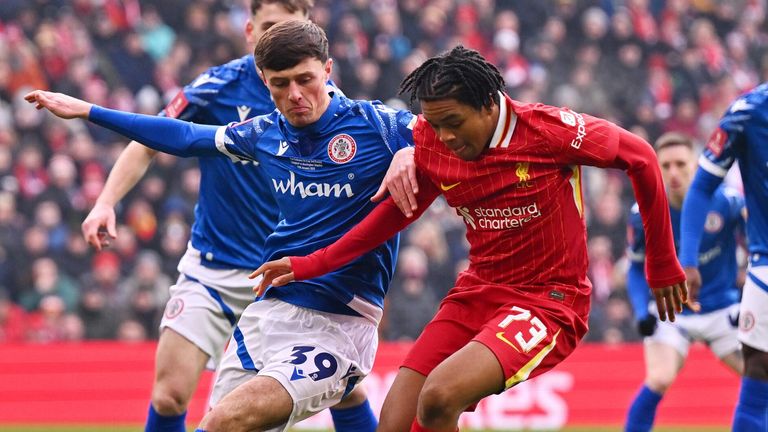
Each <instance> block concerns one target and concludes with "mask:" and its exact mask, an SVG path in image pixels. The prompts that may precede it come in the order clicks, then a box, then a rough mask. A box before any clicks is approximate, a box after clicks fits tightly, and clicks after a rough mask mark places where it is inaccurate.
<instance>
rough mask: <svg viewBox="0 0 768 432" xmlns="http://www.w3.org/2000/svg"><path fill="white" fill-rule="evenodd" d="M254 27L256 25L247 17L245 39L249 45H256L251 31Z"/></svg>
mask: <svg viewBox="0 0 768 432" xmlns="http://www.w3.org/2000/svg"><path fill="white" fill-rule="evenodd" d="M255 29H256V26H254V25H253V21H252V20H251V19H250V18H248V21H246V22H245V40H246V42H248V45H249V46H251V47H254V46H256V42H257V41H255V40H253V39H254V38H253V36H254V35H253V31H254V30H255Z"/></svg>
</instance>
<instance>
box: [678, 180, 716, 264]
mask: <svg viewBox="0 0 768 432" xmlns="http://www.w3.org/2000/svg"><path fill="white" fill-rule="evenodd" d="M722 182H723V178H722V177H718V176H715V175H712V174H710V173H709V172H707V171H706V170H704V169H702V168H699V169H698V170H697V171H696V176H695V177H694V178H693V182H692V183H691V187H690V188H688V193H687V194H686V195H685V201H683V211H682V214H681V216H680V264H681V265H683V267H698V265H699V248H700V246H701V234H702V232H703V231H704V223H705V222H706V220H707V212H706V211H703V210H702V209H709V208H711V207H712V195H714V193H715V190H716V189H717V187H718V186H719V185H720V183H722Z"/></svg>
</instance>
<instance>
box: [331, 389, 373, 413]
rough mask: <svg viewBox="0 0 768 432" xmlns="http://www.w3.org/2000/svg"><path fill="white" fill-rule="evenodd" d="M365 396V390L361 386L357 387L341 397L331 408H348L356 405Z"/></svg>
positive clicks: (361, 401) (363, 400) (364, 398)
mask: <svg viewBox="0 0 768 432" xmlns="http://www.w3.org/2000/svg"><path fill="white" fill-rule="evenodd" d="M367 398H368V396H367V395H366V394H365V390H363V389H362V388H361V387H357V388H355V389H354V390H352V393H350V394H349V395H347V397H345V398H344V399H342V400H341V402H339V403H337V404H336V405H335V406H334V407H333V409H348V408H352V407H356V406H358V405H360V404H362V403H363V402H365V400H366V399H367Z"/></svg>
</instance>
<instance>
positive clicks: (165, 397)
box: [152, 388, 189, 416]
mask: <svg viewBox="0 0 768 432" xmlns="http://www.w3.org/2000/svg"><path fill="white" fill-rule="evenodd" d="M188 404H189V400H188V399H187V398H186V397H184V396H183V395H182V394H181V392H176V391H174V390H172V389H167V388H162V389H156V390H154V391H153V392H152V406H153V407H155V411H157V413H158V414H160V415H164V416H176V415H179V414H182V413H184V411H186V410H187V405H188Z"/></svg>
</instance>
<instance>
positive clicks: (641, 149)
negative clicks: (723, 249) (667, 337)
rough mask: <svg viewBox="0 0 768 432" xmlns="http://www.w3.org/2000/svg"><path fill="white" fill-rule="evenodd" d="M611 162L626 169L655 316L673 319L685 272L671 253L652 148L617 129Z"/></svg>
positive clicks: (684, 293)
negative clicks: (639, 222) (639, 223)
mask: <svg viewBox="0 0 768 432" xmlns="http://www.w3.org/2000/svg"><path fill="white" fill-rule="evenodd" d="M611 166H613V167H615V168H620V169H623V170H626V171H627V174H628V175H629V178H630V180H631V182H632V188H633V189H634V191H635V197H636V198H637V204H638V206H639V208H640V216H641V217H642V219H643V229H644V231H645V245H646V259H645V272H646V277H647V279H648V285H649V286H650V287H651V288H653V294H654V296H655V297H656V306H657V307H658V309H659V318H661V320H666V318H667V316H669V319H670V320H671V321H674V320H675V312H677V313H680V312H682V310H683V303H686V302H688V288H687V286H686V284H685V274H684V273H683V270H682V268H681V267H680V263H678V261H677V257H676V256H675V243H674V237H673V233H672V223H671V220H670V215H669V204H668V203H667V195H666V193H665V191H664V183H663V182H662V179H661V171H660V170H659V165H658V163H657V162H656V154H655V153H654V151H653V148H651V146H650V145H649V144H648V143H647V142H645V141H644V140H643V139H641V138H640V137H638V136H636V135H634V134H632V133H630V132H627V131H626V130H624V129H620V131H619V148H618V153H617V155H616V159H615V160H614V161H613V163H612V164H611Z"/></svg>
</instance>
